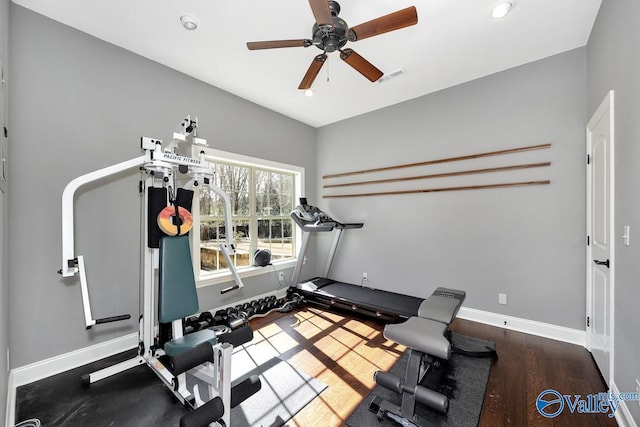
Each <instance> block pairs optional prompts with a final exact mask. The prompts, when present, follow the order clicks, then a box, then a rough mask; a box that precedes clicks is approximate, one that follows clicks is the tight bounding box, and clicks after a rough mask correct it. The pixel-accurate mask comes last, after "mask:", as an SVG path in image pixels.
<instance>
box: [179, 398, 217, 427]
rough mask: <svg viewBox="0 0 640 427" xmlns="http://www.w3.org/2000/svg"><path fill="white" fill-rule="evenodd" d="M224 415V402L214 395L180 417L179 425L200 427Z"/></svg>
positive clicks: (181, 426) (182, 426)
mask: <svg viewBox="0 0 640 427" xmlns="http://www.w3.org/2000/svg"><path fill="white" fill-rule="evenodd" d="M223 415H224V403H222V399H220V397H219V396H216V397H214V398H213V399H211V400H210V401H208V402H207V403H205V404H204V405H202V406H201V407H199V408H198V409H196V410H194V411H193V412H189V413H188V414H187V415H185V416H183V417H182V418H180V427H202V426H208V425H209V424H211V423H213V422H215V421H218V420H219V419H220V418H222V416H223Z"/></svg>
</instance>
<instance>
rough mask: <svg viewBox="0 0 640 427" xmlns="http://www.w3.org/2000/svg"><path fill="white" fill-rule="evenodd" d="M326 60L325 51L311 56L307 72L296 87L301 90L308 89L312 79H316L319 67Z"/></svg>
mask: <svg viewBox="0 0 640 427" xmlns="http://www.w3.org/2000/svg"><path fill="white" fill-rule="evenodd" d="M326 61H327V55H326V54H325V53H321V54H320V55H318V56H316V57H315V58H313V61H312V62H311V65H310V66H309V69H308V70H307V73H306V74H305V75H304V77H303V78H302V81H301V82H300V86H298V89H302V90H304V89H309V88H310V87H311V85H312V84H313V81H314V80H315V79H316V76H317V75H318V73H319V72H320V69H321V68H322V66H323V65H324V63H325V62H326Z"/></svg>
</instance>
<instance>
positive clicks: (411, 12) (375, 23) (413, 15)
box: [349, 6, 418, 42]
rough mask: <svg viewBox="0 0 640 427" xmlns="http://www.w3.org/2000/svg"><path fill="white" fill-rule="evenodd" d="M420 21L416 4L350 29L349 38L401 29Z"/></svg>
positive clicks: (365, 36) (360, 37) (353, 39)
mask: <svg viewBox="0 0 640 427" xmlns="http://www.w3.org/2000/svg"><path fill="white" fill-rule="evenodd" d="M417 23H418V12H417V11H416V8H415V6H411V7H408V8H406V9H402V10H399V11H397V12H393V13H390V14H388V15H384V16H381V17H379V18H376V19H372V20H371V21H367V22H364V23H362V24H360V25H356V26H355V27H353V28H350V29H349V40H350V41H352V42H354V41H356V40H362V39H366V38H368V37H372V36H377V35H378V34H383V33H388V32H389V31H394V30H399V29H400V28H405V27H409V26H411V25H415V24H417Z"/></svg>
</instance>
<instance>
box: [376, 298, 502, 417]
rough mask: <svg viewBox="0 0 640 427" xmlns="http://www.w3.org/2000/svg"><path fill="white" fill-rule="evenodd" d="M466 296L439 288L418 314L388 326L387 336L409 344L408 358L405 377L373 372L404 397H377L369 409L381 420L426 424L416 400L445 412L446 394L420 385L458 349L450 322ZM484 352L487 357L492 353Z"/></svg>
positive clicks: (422, 304)
mask: <svg viewBox="0 0 640 427" xmlns="http://www.w3.org/2000/svg"><path fill="white" fill-rule="evenodd" d="M465 297H466V293H465V292H464V291H459V290H455V289H447V288H437V289H436V290H435V291H434V292H433V294H432V295H431V296H430V297H429V298H427V299H425V300H424V301H423V302H422V303H421V304H420V307H419V309H418V316H414V317H410V318H409V319H407V320H406V321H405V322H403V323H397V324H389V325H386V326H385V328H384V337H385V338H386V339H389V340H391V341H394V342H396V343H398V344H402V345H404V346H406V347H407V348H408V350H409V361H408V364H407V370H406V374H405V377H404V378H399V377H397V376H395V375H393V374H390V373H388V372H384V371H377V372H375V373H374V375H373V378H374V380H375V382H376V384H378V385H380V386H382V387H384V388H386V389H389V390H391V391H394V392H396V393H398V394H400V395H401V397H402V402H401V404H400V405H396V404H394V403H392V402H390V401H388V400H385V399H382V398H381V397H379V396H377V395H376V396H374V399H373V400H372V402H371V403H370V404H369V410H370V411H371V412H374V413H376V415H377V416H378V419H382V418H388V419H390V420H392V421H395V422H397V423H400V424H402V425H403V426H409V427H411V426H424V425H426V424H427V423H426V421H424V420H421V419H420V417H418V415H416V412H415V407H416V402H418V403H421V404H423V405H426V406H427V407H429V408H433V409H435V410H437V411H439V412H442V413H446V412H447V410H448V408H449V400H448V398H447V396H445V395H443V394H442V393H439V392H437V391H435V390H431V389H429V388H427V387H424V386H421V385H420V382H421V381H422V379H423V378H424V377H425V376H426V375H427V373H428V372H429V371H430V369H431V368H432V367H433V366H434V365H435V364H436V363H438V360H449V359H450V358H451V355H452V353H454V352H457V351H456V349H455V348H454V347H453V344H452V343H451V331H450V329H449V324H450V323H451V322H452V321H453V320H454V319H455V317H456V314H457V313H458V310H459V309H460V307H461V306H462V303H463V301H464V299H465ZM494 353H495V351H494ZM477 355H478V356H479V355H480V354H479V353H478V354H477ZM483 355H484V356H485V357H486V355H489V353H486V352H485V353H483Z"/></svg>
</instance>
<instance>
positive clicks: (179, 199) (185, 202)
mask: <svg viewBox="0 0 640 427" xmlns="http://www.w3.org/2000/svg"><path fill="white" fill-rule="evenodd" d="M174 204H176V205H178V206H182V207H183V208H185V209H186V210H188V211H189V212H191V208H192V206H193V191H191V190H185V189H184V188H178V191H176V200H175V202H174ZM191 213H192V214H193V212H191Z"/></svg>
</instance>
